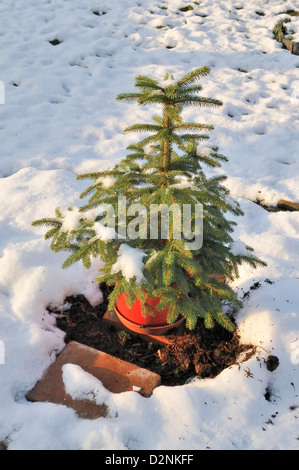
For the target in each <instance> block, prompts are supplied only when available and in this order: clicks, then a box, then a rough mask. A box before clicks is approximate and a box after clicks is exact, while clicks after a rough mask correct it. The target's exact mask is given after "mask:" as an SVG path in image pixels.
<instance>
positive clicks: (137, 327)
mask: <svg viewBox="0 0 299 470" xmlns="http://www.w3.org/2000/svg"><path fill="white" fill-rule="evenodd" d="M114 310H115V313H116V315H117V316H118V318H119V320H120V321H121V323H122V324H123V325H124V326H125V327H127V328H128V329H129V330H131V331H134V332H135V333H139V334H141V335H146V334H149V335H156V336H158V335H163V334H165V333H166V332H167V331H169V330H172V329H174V328H178V327H179V326H180V325H181V324H182V323H183V321H184V318H183V317H182V318H179V319H178V320H177V321H176V322H175V323H167V324H164V325H155V326H150V325H149V326H146V325H141V324H139V323H135V322H133V321H132V320H129V319H128V318H126V317H124V316H123V315H122V314H121V312H120V311H119V310H118V308H117V307H116V306H115V307H114Z"/></svg>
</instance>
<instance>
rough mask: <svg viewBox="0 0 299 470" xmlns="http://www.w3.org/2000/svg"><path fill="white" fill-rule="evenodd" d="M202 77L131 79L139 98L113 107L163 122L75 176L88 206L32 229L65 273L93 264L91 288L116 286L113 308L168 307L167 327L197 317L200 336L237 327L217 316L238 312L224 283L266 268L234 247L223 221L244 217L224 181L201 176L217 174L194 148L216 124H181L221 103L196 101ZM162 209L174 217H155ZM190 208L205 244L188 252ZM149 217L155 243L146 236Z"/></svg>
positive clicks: (213, 151)
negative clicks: (153, 303) (40, 230)
mask: <svg viewBox="0 0 299 470" xmlns="http://www.w3.org/2000/svg"><path fill="white" fill-rule="evenodd" d="M208 73H209V68H208V67H201V68H197V69H195V70H192V71H191V72H189V73H187V74H186V75H184V76H183V77H182V78H180V79H179V80H177V81H175V80H174V79H173V77H172V76H171V75H169V74H168V75H166V77H165V80H164V81H163V82H159V81H158V80H156V79H154V78H150V77H147V76H142V75H139V76H137V77H136V83H135V86H136V87H137V89H138V91H137V92H135V93H124V94H120V95H119V96H118V97H117V99H118V100H120V101H122V100H125V101H128V102H137V103H138V105H140V106H146V105H152V104H155V105H159V107H160V108H161V114H160V115H158V116H154V117H153V122H152V123H151V124H134V125H132V126H130V127H129V128H127V129H126V132H144V133H146V134H147V135H146V136H145V138H143V139H142V140H140V141H139V142H137V143H135V144H132V145H130V146H129V147H128V151H129V152H128V154H127V156H126V157H125V158H124V159H123V160H122V161H121V162H120V163H118V164H116V165H115V166H114V167H113V168H112V169H110V170H107V171H100V172H95V173H88V174H85V175H81V176H79V177H78V178H79V179H90V180H92V184H91V185H90V186H89V187H88V188H87V189H86V191H84V192H83V193H82V194H81V198H82V199H85V198H87V202H86V203H85V204H83V205H82V207H81V208H80V209H78V208H76V207H71V208H69V210H67V211H65V210H61V209H57V210H56V217H55V218H43V219H41V220H37V221H35V222H33V224H34V225H46V226H50V227H51V228H50V230H49V231H48V232H47V233H46V235H45V238H46V239H52V242H51V248H52V250H53V251H55V252H58V251H61V250H65V251H69V252H70V256H69V257H68V258H67V259H66V261H65V263H64V264H63V267H64V268H65V267H67V266H70V265H71V264H73V263H75V262H77V261H79V260H82V262H83V264H84V266H85V267H86V268H89V267H90V264H91V261H92V259H93V258H94V257H99V258H100V259H101V260H102V261H103V267H102V268H101V272H100V274H99V276H98V277H97V279H96V281H97V282H99V283H100V282H106V283H107V284H108V285H110V286H113V287H114V289H113V291H112V293H111V295H110V298H109V308H110V309H113V307H114V306H115V304H116V302H117V299H118V298H119V296H120V295H121V294H122V293H126V295H127V298H128V302H129V305H133V303H134V302H135V300H136V298H137V299H139V300H140V302H141V305H142V312H143V314H144V316H146V315H147V314H151V313H152V312H151V307H150V306H149V305H148V303H147V301H148V299H149V298H152V297H160V298H161V300H160V303H159V305H158V308H159V309H165V308H167V307H169V313H168V322H169V323H174V322H175V321H176V320H177V319H178V318H179V317H180V316H183V317H184V318H185V319H186V326H187V328H189V329H193V328H194V327H195V325H196V323H197V320H198V318H203V319H204V324H205V326H206V327H207V328H212V327H213V326H214V325H215V322H217V323H219V324H220V325H222V326H223V327H224V328H226V329H228V330H230V331H233V330H234V323H233V322H232V320H231V319H230V317H229V316H228V315H226V314H225V313H224V305H225V303H227V302H228V303H230V304H232V305H234V306H237V307H241V305H242V304H241V302H240V301H239V300H238V298H237V295H236V293H235V292H234V290H233V289H232V288H231V287H230V286H229V284H228V283H227V282H223V278H225V279H226V280H228V281H229V280H233V279H235V278H236V277H238V275H239V271H238V268H239V266H240V265H241V264H242V263H243V262H247V263H249V264H250V265H251V266H253V267H254V268H255V267H257V265H265V263H264V262H263V261H261V260H260V259H258V258H257V257H256V256H254V254H253V250H252V248H250V247H248V246H246V249H245V251H243V253H242V252H241V253H236V252H235V250H233V249H232V246H233V242H234V240H233V239H232V232H233V230H234V226H235V222H233V221H230V220H228V219H227V213H233V214H235V215H242V211H241V209H240V206H239V205H238V204H237V202H236V201H233V200H231V198H229V197H228V195H229V194H228V191H227V189H226V188H225V187H224V186H223V184H222V183H223V181H224V180H225V177H224V176H214V177H212V178H208V177H207V176H206V175H205V173H204V171H203V165H207V166H208V167H219V166H221V163H222V162H225V161H227V159H226V157H224V156H223V155H221V154H220V153H219V152H218V148H217V147H215V146H211V147H209V151H208V152H206V151H205V152H201V151H200V147H199V142H200V141H205V140H207V139H208V138H209V137H208V135H207V132H209V131H211V130H212V129H213V126H211V125H207V124H199V123H195V122H184V120H183V117H182V111H183V109H184V107H186V106H202V107H219V106H221V105H222V103H221V102H220V101H218V100H216V99H211V98H206V97H203V96H201V95H200V92H201V90H202V87H201V86H200V85H199V83H198V81H199V79H201V78H203V77H205V76H206V75H207V74H208ZM161 205H164V207H172V209H174V210H172V211H169V212H168V213H166V212H164V213H163V211H162V212H159V211H160V209H161V207H162V206H161ZM187 206H188V207H191V208H192V210H191V211H190V213H189V215H190V216H189V223H190V226H189V232H192V233H194V234H195V235H196V230H198V228H197V224H196V221H197V220H198V219H196V213H195V212H196V211H195V207H203V213H202V230H203V243H202V245H201V246H199V247H197V248H196V247H195V249H190V240H189V237H187V236H186V231H185V230H183V227H182V222H181V219H180V215H181V214H182V213H183V209H184V207H187ZM111 208H113V210H112V211H111ZM142 208H143V209H144V210H143V211H142ZM154 209H156V213H155V216H156V217H155V219H154V220H155V221H156V223H157V224H158V227H154V228H156V229H159V230H158V233H159V236H158V237H152V236H151V235H152V232H151V229H153V226H152V223H151V222H152V219H151V217H153V213H154ZM101 210H104V212H102V213H101ZM136 211H137V212H138V211H139V212H138V214H139V215H138V217H136ZM158 212H159V213H158ZM104 213H105V218H104V219H103V214H104ZM124 213H126V214H127V217H126V218H124V217H123V214H124ZM165 220H166V222H167V221H169V227H170V232H169V234H168V236H167V237H164V236H162V233H161V230H162V226H164V227H165V225H163V224H164V223H165ZM174 227H175V230H174ZM174 231H176V233H175V234H174ZM128 232H130V237H128ZM134 234H136V236H135V235H134ZM174 235H176V236H174ZM131 255H132V256H131ZM130 256H131V257H130ZM130 263H131V264H130ZM134 268H135V269H134Z"/></svg>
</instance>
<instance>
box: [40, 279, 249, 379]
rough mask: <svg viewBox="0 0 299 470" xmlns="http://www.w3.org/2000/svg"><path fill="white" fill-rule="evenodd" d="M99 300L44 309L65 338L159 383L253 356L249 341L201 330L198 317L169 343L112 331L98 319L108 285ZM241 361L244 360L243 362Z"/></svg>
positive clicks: (79, 299)
mask: <svg viewBox="0 0 299 470" xmlns="http://www.w3.org/2000/svg"><path fill="white" fill-rule="evenodd" d="M100 288H101V290H102V292H103V294H104V300H103V302H102V303H101V304H100V305H98V306H96V307H92V306H91V305H90V304H89V302H88V301H87V299H86V298H85V297H84V296H83V295H77V296H70V297H67V298H66V299H65V303H64V306H63V308H61V309H54V308H50V307H49V308H48V310H49V312H50V313H51V314H53V315H55V317H56V324H57V326H58V327H59V328H60V329H61V330H62V331H64V332H65V342H66V343H68V342H70V341H72V340H74V341H77V342H80V343H81V344H85V345H87V346H90V347H93V348H95V349H98V350H101V351H103V352H106V353H109V354H111V355H113V356H116V357H118V358H120V359H123V360H126V361H128V362H131V363H133V364H136V365H138V366H139V367H143V368H146V369H148V370H151V371H152V372H155V373H157V374H159V375H160V376H161V381H162V385H168V386H169V385H182V384H184V383H185V382H186V381H187V380H188V379H191V378H193V377H195V376H199V377H201V378H206V377H215V376H217V375H218V374H219V373H220V372H221V371H222V370H223V369H225V368H226V367H230V366H232V365H233V364H236V363H237V362H238V357H239V356H240V354H241V353H243V352H245V351H246V352H247V355H246V359H247V358H249V357H250V356H251V355H252V354H254V352H255V349H254V348H253V346H252V345H243V344H240V341H239V339H240V338H239V336H238V333H237V332H234V333H229V332H228V331H226V330H224V329H223V328H221V327H220V326H219V327H218V326H216V327H215V328H214V329H212V330H207V329H206V328H205V327H204V325H203V323H202V322H201V321H199V322H198V324H197V327H196V328H195V330H194V331H189V330H185V331H183V333H182V335H181V336H174V335H173V336H170V338H171V339H172V343H171V344H167V345H161V344H156V343H153V342H149V341H145V340H144V339H142V337H141V336H137V335H134V334H130V333H128V332H126V331H124V330H116V329H115V328H114V327H113V326H111V325H108V324H107V323H106V322H105V321H103V315H104V313H105V312H106V310H107V305H108V295H109V289H108V288H107V286H105V285H101V286H100ZM246 359H245V360H246Z"/></svg>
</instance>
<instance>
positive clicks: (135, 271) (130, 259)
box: [111, 243, 146, 283]
mask: <svg viewBox="0 0 299 470" xmlns="http://www.w3.org/2000/svg"><path fill="white" fill-rule="evenodd" d="M145 256H146V253H145V251H143V250H141V249H140V248H133V247H131V246H130V245H127V244H126V243H123V244H122V245H121V246H120V247H119V250H118V257H117V261H116V263H115V264H114V265H113V266H112V269H111V272H112V273H118V272H121V273H122V275H123V276H124V277H125V279H126V280H127V281H130V279H133V278H134V277H135V278H136V282H137V283H140V282H141V281H142V279H143V269H144V264H143V258H144V257H145Z"/></svg>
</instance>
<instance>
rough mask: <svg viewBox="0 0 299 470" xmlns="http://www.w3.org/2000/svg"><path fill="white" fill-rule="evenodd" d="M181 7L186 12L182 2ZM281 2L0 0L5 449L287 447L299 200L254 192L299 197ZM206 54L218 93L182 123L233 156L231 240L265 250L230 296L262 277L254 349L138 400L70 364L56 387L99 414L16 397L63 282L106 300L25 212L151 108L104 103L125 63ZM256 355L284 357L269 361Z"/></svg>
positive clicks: (167, 68)
mask: <svg viewBox="0 0 299 470" xmlns="http://www.w3.org/2000/svg"><path fill="white" fill-rule="evenodd" d="M186 5H192V6H193V10H189V11H187V12H182V11H180V8H182V7H184V6H186ZM292 9H299V3H297V2H291V1H282V0H280V1H278V0H268V1H264V2H258V1H256V0H253V2H246V1H242V0H238V1H235V0H224V1H222V2H218V1H216V0H201V1H199V2H192V1H186V0H151V1H150V0H107V1H102V0H97V1H94V0H83V1H82V0H72V1H67V0H27V1H26V2H21V1H17V0H1V4H0V18H1V25H0V49H1V57H0V62H1V67H0V80H1V81H2V82H3V83H2V85H4V87H5V104H1V105H0V141H1V148H0V177H1V183H0V200H1V211H0V441H1V440H4V439H6V440H7V442H8V444H9V449H30V450H31V449H33V450H36V449H113V450H121V449H134V450H136V449H137V450H138V449H151V450H159V449H189V450H190V449H206V448H210V449H244V450H245V449H298V448H299V419H298V418H299V397H298V393H299V373H298V372H299V318H298V317H299V213H298V212H271V213H270V212H267V211H265V210H264V209H262V208H261V207H259V206H258V205H256V204H255V203H254V202H252V201H256V200H260V201H262V202H264V203H265V204H268V205H271V204H273V205H275V204H276V203H277V202H278V200H279V199H289V200H292V201H295V202H298V201H299V150H298V131H299V120H298V116H299V114H298V109H299V57H298V56H294V55H291V54H290V53H289V52H288V51H286V50H283V49H282V48H281V44H279V43H278V42H276V41H275V40H274V39H273V34H272V29H273V27H274V25H275V24H276V22H277V21H278V19H280V18H281V15H279V14H280V13H282V12H285V11H287V10H292ZM93 12H96V13H98V14H94V13H93ZM55 39H57V40H59V41H60V44H58V45H52V44H51V43H50V42H49V41H53V40H55ZM204 65H209V66H210V68H211V73H210V75H209V76H208V77H206V78H205V79H204V80H203V85H204V95H205V96H210V97H212V98H217V99H221V100H222V101H223V102H224V106H223V107H222V108H221V109H215V110H213V109H212V110H211V109H209V110H204V109H197V108H190V109H188V110H187V111H186V118H187V119H194V120H198V121H199V122H207V123H208V124H213V125H214V126H215V130H214V132H213V133H212V134H211V140H210V142H211V143H213V144H215V145H218V146H219V148H220V151H221V153H223V154H224V155H226V156H227V157H228V158H229V162H228V163H226V164H224V165H223V167H222V168H221V169H220V170H217V171H220V172H223V173H224V174H225V175H227V177H228V179H227V183H226V184H227V186H228V187H229V189H230V191H231V194H232V195H233V196H234V197H235V198H237V200H238V201H239V202H240V204H241V207H242V208H243V210H244V212H245V216H244V217H241V218H240V217H239V218H238V220H237V222H238V226H237V228H236V231H235V233H234V237H235V240H236V241H238V240H239V239H240V240H243V241H244V242H246V243H248V244H249V245H251V246H252V247H253V248H254V249H255V253H256V254H257V255H258V256H260V257H261V258H262V259H264V260H265V261H266V262H267V263H268V265H267V267H266V268H260V269H257V270H255V271H253V270H252V269H250V268H248V267H246V266H244V267H243V268H242V270H241V277H240V279H238V280H237V281H235V283H234V287H235V288H236V289H237V291H238V292H239V293H240V297H242V295H243V293H244V292H246V291H248V290H249V288H250V286H252V284H253V283H254V282H257V281H258V282H259V283H260V287H259V288H258V289H255V290H251V291H250V296H249V297H248V298H247V299H245V303H244V308H243V309H242V310H241V311H240V313H239V315H238V324H239V329H240V334H241V338H242V341H244V342H246V343H247V342H251V343H253V344H255V345H256V346H258V348H257V353H256V355H255V356H254V357H253V358H251V359H250V360H249V361H247V362H246V363H243V364H241V365H240V366H237V365H236V366H233V367H231V368H229V369H226V370H224V371H223V372H222V373H221V374H220V375H219V376H218V377H217V378H215V379H205V380H201V379H198V378H197V379H195V380H194V381H192V382H190V383H188V384H185V385H184V386H178V387H165V386H161V387H158V388H157V389H156V390H155V391H154V394H153V396H152V397H151V398H148V399H146V398H143V397H141V396H140V395H139V394H137V393H136V392H127V393H122V394H118V395H114V394H112V393H110V392H107V391H106V390H105V389H104V388H103V387H102V386H101V384H100V382H98V381H96V380H94V378H93V377H91V376H89V375H88V374H87V373H85V372H84V371H83V370H79V369H78V368H74V367H68V368H66V370H65V371H64V372H65V374H64V378H65V383H66V387H67V389H68V390H69V391H70V392H71V393H73V394H74V395H75V396H78V395H80V394H81V395H83V396H84V395H85V396H86V395H88V394H93V395H94V396H95V397H96V399H97V400H98V401H99V402H102V401H103V400H104V401H105V403H106V404H107V405H108V406H109V409H110V412H111V417H110V418H109V419H98V420H95V421H88V420H81V419H79V418H78V417H77V416H76V415H75V413H74V412H73V410H71V409H68V408H66V407H63V406H58V405H54V404H50V403H29V402H28V401H27V400H26V398H25V396H26V393H27V392H28V391H29V390H31V388H32V387H33V386H34V385H35V383H36V382H37V380H39V379H40V378H41V376H42V374H43V372H44V371H45V370H46V369H47V368H48V367H49V365H50V364H51V363H52V362H53V361H54V359H55V356H56V354H57V352H59V351H61V350H62V348H63V347H64V338H63V335H62V333H61V332H60V331H59V330H58V329H57V328H56V326H55V324H54V321H53V319H51V318H50V317H49V315H48V313H47V311H46V306H47V305H48V304H49V303H52V304H61V303H62V302H63V300H64V298H65V296H66V295H69V294H73V293H83V294H85V295H86V296H87V297H88V298H89V300H90V301H91V302H93V303H98V302H100V300H101V298H100V296H99V293H98V291H97V289H96V286H95V284H94V282H93V279H94V276H95V273H96V271H97V269H98V264H97V262H95V263H94V264H93V265H92V267H91V269H90V271H86V270H85V269H84V268H83V267H82V266H81V265H79V264H78V265H76V266H73V267H71V268H69V269H67V270H62V269H61V264H62V262H63V261H64V259H65V255H63V254H54V253H53V252H51V251H50V248H49V242H47V241H45V240H44V239H43V234H44V232H43V230H41V229H39V228H33V227H32V225H31V222H32V220H34V219H37V218H40V217H43V216H52V215H53V214H54V210H55V208H56V207H58V206H60V207H65V208H66V207H68V206H69V205H71V204H76V203H78V196H79V194H80V192H81V191H82V190H83V189H85V187H86V184H85V183H84V182H83V183H82V181H81V182H78V181H76V175H77V174H79V173H83V172H86V171H89V170H99V169H104V168H107V167H108V166H110V165H111V164H113V163H115V162H117V161H119V160H120V159H121V158H122V157H123V156H125V154H126V147H127V145H128V144H129V143H131V142H133V141H134V138H135V136H134V135H132V134H130V135H125V134H124V132H123V129H124V128H125V127H126V126H128V125H130V124H133V123H135V122H147V121H148V116H149V115H150V116H151V114H152V113H151V110H147V111H146V110H144V109H141V108H136V107H135V105H130V104H124V103H119V102H117V101H116V100H115V98H116V95H117V94H118V93H120V92H129V91H132V90H133V84H134V77H135V76H136V75H137V74H147V75H152V76H154V77H156V78H158V79H161V80H163V77H164V74H165V73H166V72H173V73H174V74H175V75H176V76H180V75H182V74H184V73H186V72H188V71H189V70H191V69H192V68H195V67H200V66H204ZM2 89H3V86H2ZM2 101H3V100H2ZM269 281H270V282H269ZM269 353H271V354H274V355H276V356H277V357H278V358H279V361H280V364H279V367H278V368H277V369H276V370H275V371H274V372H270V371H268V370H267V368H266V365H265V360H266V358H267V356H268V354H269ZM266 391H267V392H268V393H267V398H268V400H266V399H265V393H266Z"/></svg>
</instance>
